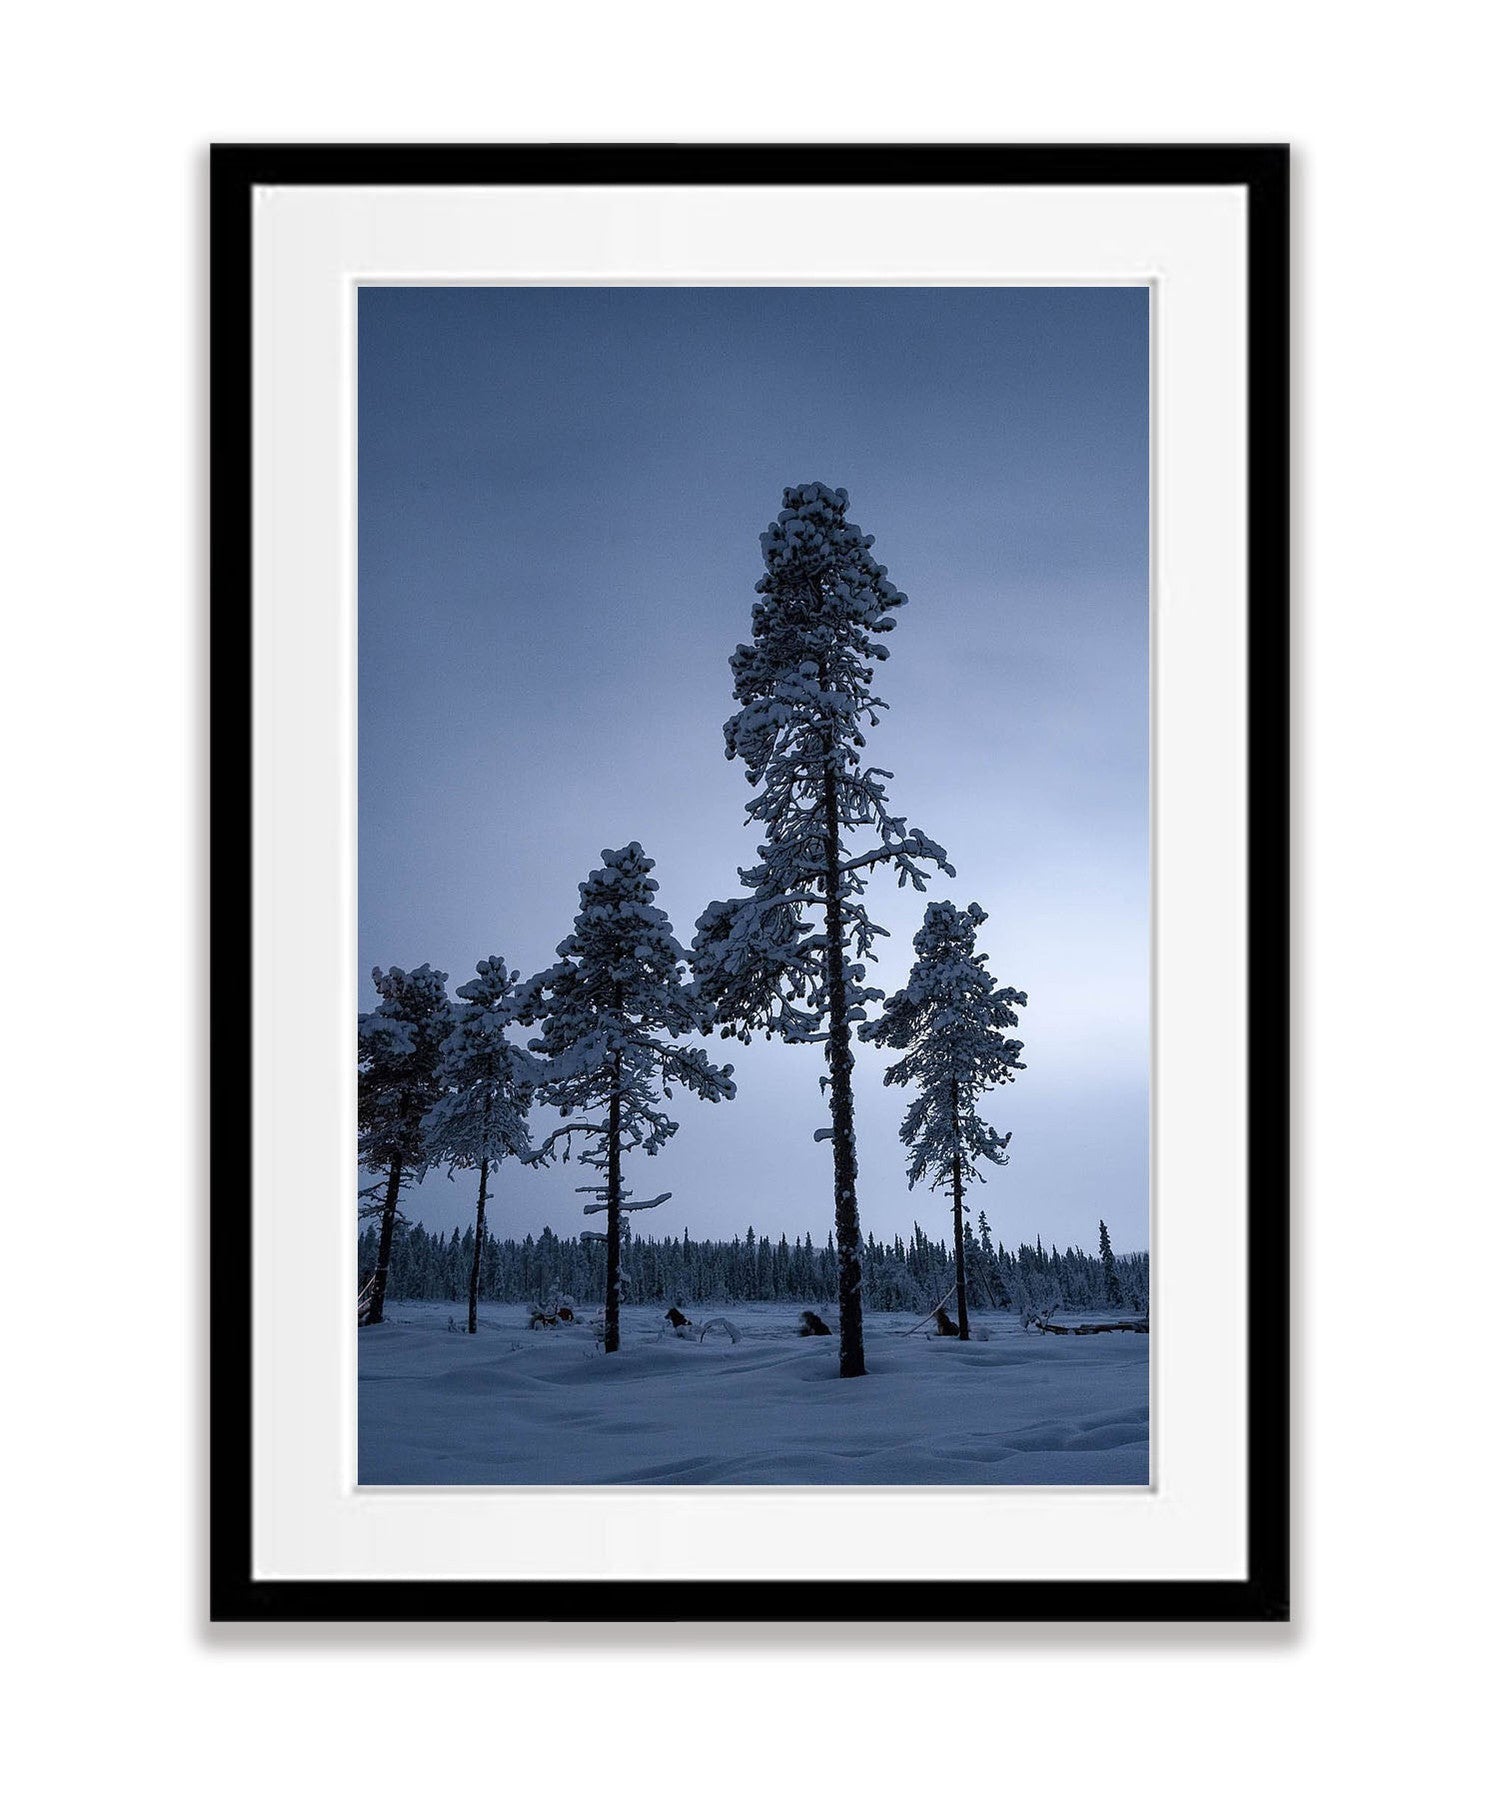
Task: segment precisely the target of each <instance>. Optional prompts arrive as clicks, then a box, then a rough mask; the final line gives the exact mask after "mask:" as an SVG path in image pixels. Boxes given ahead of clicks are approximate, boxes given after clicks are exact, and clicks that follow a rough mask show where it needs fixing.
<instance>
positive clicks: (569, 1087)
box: [517, 843, 734, 1168]
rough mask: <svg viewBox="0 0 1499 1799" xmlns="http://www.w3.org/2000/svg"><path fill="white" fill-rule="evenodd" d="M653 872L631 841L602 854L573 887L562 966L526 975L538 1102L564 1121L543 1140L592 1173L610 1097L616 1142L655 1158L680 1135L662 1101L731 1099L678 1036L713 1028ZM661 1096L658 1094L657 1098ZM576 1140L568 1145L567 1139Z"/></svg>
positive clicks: (523, 1013) (524, 1003)
mask: <svg viewBox="0 0 1499 1799" xmlns="http://www.w3.org/2000/svg"><path fill="white" fill-rule="evenodd" d="M654 867H655V863H654V862H652V860H651V858H650V857H649V856H647V855H645V854H643V852H642V851H641V848H640V845H639V844H638V843H631V844H627V845H626V846H625V848H624V849H622V850H605V851H604V855H603V867H602V868H596V869H595V870H594V871H593V873H592V874H591V875H589V877H588V879H587V880H586V881H584V882H582V883H581V884H580V885H579V888H578V893H579V896H580V899H581V902H582V903H581V905H580V908H579V911H578V916H577V919H576V921H575V922H574V925H573V930H572V934H571V936H569V937H567V938H565V939H564V940H563V941H562V942H561V943H559V944H558V945H557V954H558V956H559V958H560V960H559V961H558V962H557V963H556V964H555V966H553V967H552V968H549V969H547V970H546V971H545V972H544V973H542V974H538V975H535V976H533V977H532V979H531V980H530V981H529V982H527V984H526V987H525V990H524V991H523V993H522V994H521V995H520V998H519V1001H518V1005H517V1015H518V1016H519V1017H520V1018H521V1019H522V1021H523V1022H524V1023H527V1024H535V1023H537V1022H538V1021H539V1022H540V1025H541V1035H540V1036H539V1037H538V1038H536V1039H535V1040H534V1041H533V1042H532V1044H531V1048H532V1049H533V1050H534V1051H536V1052H537V1053H538V1054H539V1055H540V1056H541V1057H542V1058H543V1061H542V1063H541V1065H540V1070H539V1074H540V1079H541V1082H542V1085H543V1089H544V1092H543V1097H544V1098H545V1099H546V1101H547V1103H548V1104H549V1105H552V1106H555V1107H556V1109H557V1110H558V1111H559V1112H560V1113H561V1114H562V1118H563V1123H562V1124H561V1125H559V1126H558V1127H557V1128H556V1129H555V1130H554V1131H552V1133H551V1134H550V1136H549V1137H548V1138H547V1139H546V1141H545V1143H544V1144H543V1145H542V1148H541V1151H540V1152H539V1153H541V1154H543V1155H546V1154H550V1153H551V1152H552V1151H553V1150H556V1149H560V1151H561V1154H562V1158H563V1160H564V1161H566V1160H567V1159H568V1156H569V1155H570V1154H572V1153H577V1157H578V1160H579V1161H580V1162H583V1163H586V1164H588V1165H590V1166H592V1167H597V1168H603V1167H606V1166H607V1145H606V1144H605V1143H601V1142H599V1141H597V1140H598V1139H602V1138H607V1136H608V1134H609V1130H610V1125H609V1122H608V1120H607V1119H603V1118H600V1117H599V1116H598V1115H597V1114H598V1113H599V1111H600V1110H601V1109H602V1108H604V1107H606V1106H607V1105H608V1104H609V1102H610V1101H611V1099H613V1098H614V1097H616V1096H617V1098H618V1102H619V1126H618V1128H619V1136H620V1146H621V1148H622V1149H624V1150H631V1149H643V1150H644V1151H645V1152H646V1154H647V1155H652V1156H653V1155H655V1154H656V1152H657V1151H658V1150H659V1149H660V1148H661V1145H662V1144H663V1143H665V1142H666V1140H667V1139H668V1138H669V1137H671V1136H672V1135H673V1133H674V1132H675V1131H676V1128H677V1126H676V1123H675V1122H674V1121H673V1120H672V1119H671V1118H670V1117H668V1115H667V1113H666V1111H665V1110H664V1108H663V1106H662V1104H661V1101H662V1100H663V1099H670V1098H671V1097H672V1092H673V1089H674V1088H676V1087H683V1088H685V1089H686V1090H687V1091H688V1092H690V1093H695V1094H697V1095H698V1097H699V1098H700V1099H707V1100H713V1101H717V1100H720V1099H732V1098H733V1097H734V1083H733V1081H732V1080H731V1079H730V1076H731V1075H732V1074H733V1072H734V1071H733V1068H732V1067H730V1066H724V1067H722V1068H718V1067H715V1066H714V1065H713V1064H712V1063H710V1062H709V1060H708V1058H707V1056H706V1054H705V1053H704V1052H703V1051H702V1050H701V1049H699V1048H697V1047H695V1046H688V1045H684V1044H681V1043H679V1042H678V1041H676V1040H677V1039H679V1038H681V1037H685V1036H688V1035H691V1034H694V1033H697V1032H701V1031H704V1030H706V1029H708V1028H709V1027H710V1026H711V1022H712V1013H711V1010H710V1009H709V1008H708V1006H707V1005H706V1004H705V1003H704V1002H703V1000H702V999H701V998H700V997H699V996H698V995H697V994H695V993H694V992H693V991H692V990H691V989H690V988H689V987H688V985H687V983H686V980H685V957H684V955H683V952H682V948H681V946H680V944H678V942H677V940H676V938H675V937H673V936H672V933H671V923H670V921H669V919H668V918H667V916H666V914H665V913H664V912H663V911H661V910H660V908H659V907H658V906H657V905H656V904H655V894H656V892H657V888H658V883H657V882H655V881H653V880H652V879H651V878H650V870H651V869H652V868H654ZM658 1089H659V1091H658ZM579 1138H581V1139H584V1140H585V1142H584V1143H583V1146H582V1147H581V1148H580V1149H576V1152H575V1145H574V1139H579Z"/></svg>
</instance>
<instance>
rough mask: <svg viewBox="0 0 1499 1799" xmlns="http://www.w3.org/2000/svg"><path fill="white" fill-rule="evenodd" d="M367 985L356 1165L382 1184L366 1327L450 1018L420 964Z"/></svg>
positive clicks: (376, 1316)
mask: <svg viewBox="0 0 1499 1799" xmlns="http://www.w3.org/2000/svg"><path fill="white" fill-rule="evenodd" d="M371 978H372V979H373V981H374V983H375V991H376V993H378V994H379V996H380V1004H379V1005H378V1006H377V1007H376V1008H375V1010H374V1011H373V1012H363V1013H361V1014H360V1017H359V1161H360V1164H361V1166H362V1167H364V1168H367V1169H368V1170H369V1171H370V1172H371V1173H372V1174H383V1175H384V1176H385V1193H384V1197H383V1198H382V1199H381V1201H380V1203H379V1214H380V1248H379V1252H378V1257H377V1260H376V1262H375V1275H374V1282H373V1285H372V1286H371V1289H370V1305H369V1311H368V1313H367V1314H366V1316H365V1322H366V1323H367V1324H380V1323H383V1322H384V1318H385V1288H386V1284H387V1282H388V1281H389V1279H390V1245H391V1238H392V1237H393V1235H394V1234H395V1228H396V1213H397V1210H398V1208H399V1205H400V1199H401V1187H402V1185H403V1183H405V1182H407V1181H409V1180H411V1179H413V1178H416V1179H420V1178H421V1176H422V1175H423V1174H424V1173H425V1172H426V1168H427V1151H426V1138H425V1134H424V1131H423V1124H424V1121H425V1119H426V1116H427V1113H428V1112H429V1111H430V1110H431V1108H432V1105H433V1104H434V1102H435V1101H436V1100H437V1098H438V1096H439V1094H440V1093H441V1088H440V1087H439V1085H438V1080H437V1064H438V1059H439V1057H440V1056H441V1054H442V1046H443V1042H444V1039H445V1038H446V1036H447V1033H448V1028H449V1026H450V1024H451V1022H452V1015H451V1013H450V1011H449V1008H448V995H447V985H448V977H447V976H446V975H445V974H443V973H441V972H440V971H439V970H437V969H435V968H429V967H428V965H427V964H426V963H425V962H423V964H422V965H421V967H420V968H413V969H412V970H411V972H410V973H409V974H408V973H407V972H406V970H405V969H404V968H392V969H391V970H390V971H389V973H386V972H385V971H384V970H382V969H379V968H376V969H374V970H372V973H371Z"/></svg>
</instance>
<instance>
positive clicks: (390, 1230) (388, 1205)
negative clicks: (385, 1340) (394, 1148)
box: [365, 1155, 401, 1324]
mask: <svg viewBox="0 0 1499 1799" xmlns="http://www.w3.org/2000/svg"><path fill="white" fill-rule="evenodd" d="M400 1198H401V1158H400V1156H398V1155H396V1156H392V1157H391V1159H390V1179H389V1180H388V1181H387V1182H386V1183H385V1209H384V1211H383V1212H382V1213H381V1214H380V1257H379V1260H378V1261H377V1262H376V1263H375V1284H374V1287H373V1288H372V1289H371V1291H370V1315H369V1317H368V1318H367V1319H366V1320H365V1322H366V1323H367V1324H383V1323H384V1322H385V1285H386V1282H387V1281H388V1280H389V1279H390V1244H391V1239H392V1238H393V1237H394V1236H395V1234H396V1206H397V1205H398V1204H399V1202H400Z"/></svg>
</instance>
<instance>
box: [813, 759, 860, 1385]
mask: <svg viewBox="0 0 1499 1799" xmlns="http://www.w3.org/2000/svg"><path fill="white" fill-rule="evenodd" d="M822 798H823V807H824V818H825V821H826V831H825V834H824V838H823V842H824V846H825V856H826V871H827V872H826V873H825V875H824V876H823V884H824V886H825V888H826V893H827V907H826V911H827V918H826V926H827V930H826V935H827V940H828V947H827V951H826V954H827V973H828V1073H829V1076H830V1080H829V1105H830V1108H831V1111H832V1114H833V1219H834V1223H835V1225H836V1228H837V1237H838V1373H839V1375H840V1376H842V1377H844V1378H847V1377H848V1376H850V1375H856V1374H862V1373H863V1372H864V1294H863V1272H862V1270H861V1269H860V1266H859V1199H858V1194H857V1191H856V1182H857V1179H858V1174H859V1164H858V1159H857V1157H856V1155H855V1153H854V1081H853V1074H854V1052H853V1043H852V1033H851V1031H850V1029H849V1022H848V995H847V993H846V992H845V991H844V987H843V979H844V975H843V959H844V958H843V901H842V897H841V895H840V893H839V890H838V889H839V875H838V862H839V843H838V787H837V781H836V779H835V777H834V774H833V770H832V768H831V766H829V765H824V768H823V775H822Z"/></svg>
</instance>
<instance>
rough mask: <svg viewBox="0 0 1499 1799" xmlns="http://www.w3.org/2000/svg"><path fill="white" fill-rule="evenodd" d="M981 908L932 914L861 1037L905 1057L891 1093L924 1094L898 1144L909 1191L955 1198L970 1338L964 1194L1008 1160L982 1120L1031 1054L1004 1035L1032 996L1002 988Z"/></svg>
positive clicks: (894, 1071) (948, 907)
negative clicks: (907, 966) (925, 1186)
mask: <svg viewBox="0 0 1499 1799" xmlns="http://www.w3.org/2000/svg"><path fill="white" fill-rule="evenodd" d="M987 916H988V915H987V913H985V912H984V910H983V908H982V907H980V906H969V907H967V908H966V909H965V910H963V911H961V912H960V911H959V910H958V908H957V907H956V906H955V905H953V904H952V902H951V901H950V900H940V901H939V900H934V901H933V902H932V903H931V904H930V905H929V906H928V907H927V909H926V917H925V919H924V920H923V922H922V926H921V929H920V930H919V931H918V932H917V933H916V936H915V938H914V939H913V940H912V941H913V947H914V948H915V951H916V960H915V962H914V963H913V964H912V967H911V974H910V978H909V979H908V980H907V982H906V985H905V986H904V987H903V988H902V989H901V991H900V992H899V993H893V994H891V996H890V998H889V999H888V1000H886V1002H885V1010H884V1012H883V1014H882V1015H881V1017H880V1018H879V1019H878V1020H877V1021H876V1022H875V1023H873V1024H866V1025H864V1026H862V1027H861V1028H860V1032H859V1034H860V1036H861V1037H863V1038H864V1040H865V1041H866V1042H868V1043H875V1044H879V1045H880V1046H882V1047H884V1048H888V1049H894V1050H901V1051H904V1052H905V1053H904V1054H903V1055H902V1057H901V1059H900V1060H899V1061H898V1062H895V1063H893V1064H892V1065H891V1067H890V1068H889V1069H888V1070H887V1071H886V1074H885V1082H886V1085H887V1086H896V1087H907V1086H914V1087H915V1088H916V1090H917V1091H916V1098H915V1099H914V1100H912V1102H911V1104H910V1106H909V1107H908V1108H907V1111H906V1116H905V1119H904V1121H903V1123H902V1124H901V1129H900V1139H901V1142H902V1143H904V1144H905V1145H906V1147H907V1148H908V1149H909V1150H910V1152H911V1153H910V1156H909V1158H908V1160H907V1163H906V1169H907V1173H908V1174H909V1176H910V1182H911V1185H912V1186H913V1187H914V1186H915V1185H916V1184H917V1183H918V1182H919V1181H930V1183H931V1184H932V1186H933V1187H935V1188H937V1189H938V1191H941V1189H943V1188H944V1187H945V1188H946V1189H947V1190H948V1191H949V1192H950V1193H951V1194H952V1223H953V1255H954V1258H955V1267H956V1274H957V1292H958V1335H959V1336H960V1337H961V1338H963V1339H964V1340H965V1341H966V1340H967V1337H968V1294H967V1268H966V1243H965V1232H964V1220H963V1213H964V1211H965V1209H966V1208H965V1207H964V1204H963V1191H964V1188H965V1186H966V1185H970V1184H971V1183H972V1182H973V1180H974V1179H975V1178H977V1179H979V1180H982V1179H983V1175H982V1174H981V1173H980V1172H979V1169H978V1164H979V1162H980V1161H989V1162H994V1163H996V1164H999V1165H1003V1164H1004V1163H1005V1162H1008V1161H1009V1159H1010V1158H1009V1155H1008V1153H1007V1152H1008V1149H1009V1143H1010V1136H1009V1133H1008V1132H1007V1133H1006V1134H1005V1135H1004V1136H1003V1137H1001V1136H999V1135H998V1134H997V1133H996V1132H995V1130H994V1129H993V1127H992V1126H991V1125H988V1124H986V1123H985V1122H984V1120H983V1119H982V1118H980V1117H979V1115H978V1109H977V1107H978V1101H979V1099H980V1098H981V1097H982V1096H983V1095H984V1094H985V1093H987V1092H989V1090H990V1089H991V1088H994V1087H999V1086H1003V1085H1004V1083H1005V1082H1007V1081H1012V1080H1014V1078H1015V1074H1016V1071H1017V1070H1018V1069H1022V1068H1024V1067H1025V1064H1024V1062H1022V1061H1021V1060H1020V1059H1019V1058H1020V1052H1021V1050H1022V1049H1024V1047H1025V1045H1024V1044H1023V1043H1021V1042H1019V1041H1018V1040H1017V1039H1016V1038H1014V1037H1007V1036H1006V1035H1005V1032H1006V1030H1008V1029H1009V1028H1010V1027H1011V1026H1013V1025H1016V1024H1018V1023H1019V1022H1020V1018H1019V1014H1018V1013H1017V1012H1016V1011H1015V1007H1016V1006H1023V1005H1024V1004H1025V1002H1026V996H1025V994H1023V993H1020V992H1017V991H1016V989H1015V988H1013V987H999V986H996V985H995V981H994V976H993V975H992V974H990V973H989V971H988V969H987V968H986V967H985V966H984V964H985V963H986V962H987V961H988V959H989V958H988V957H987V956H986V955H985V954H983V953H982V952H981V951H980V950H979V948H978V927H979V926H980V925H981V924H982V923H983V922H984V920H985V918H986V917H987Z"/></svg>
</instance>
